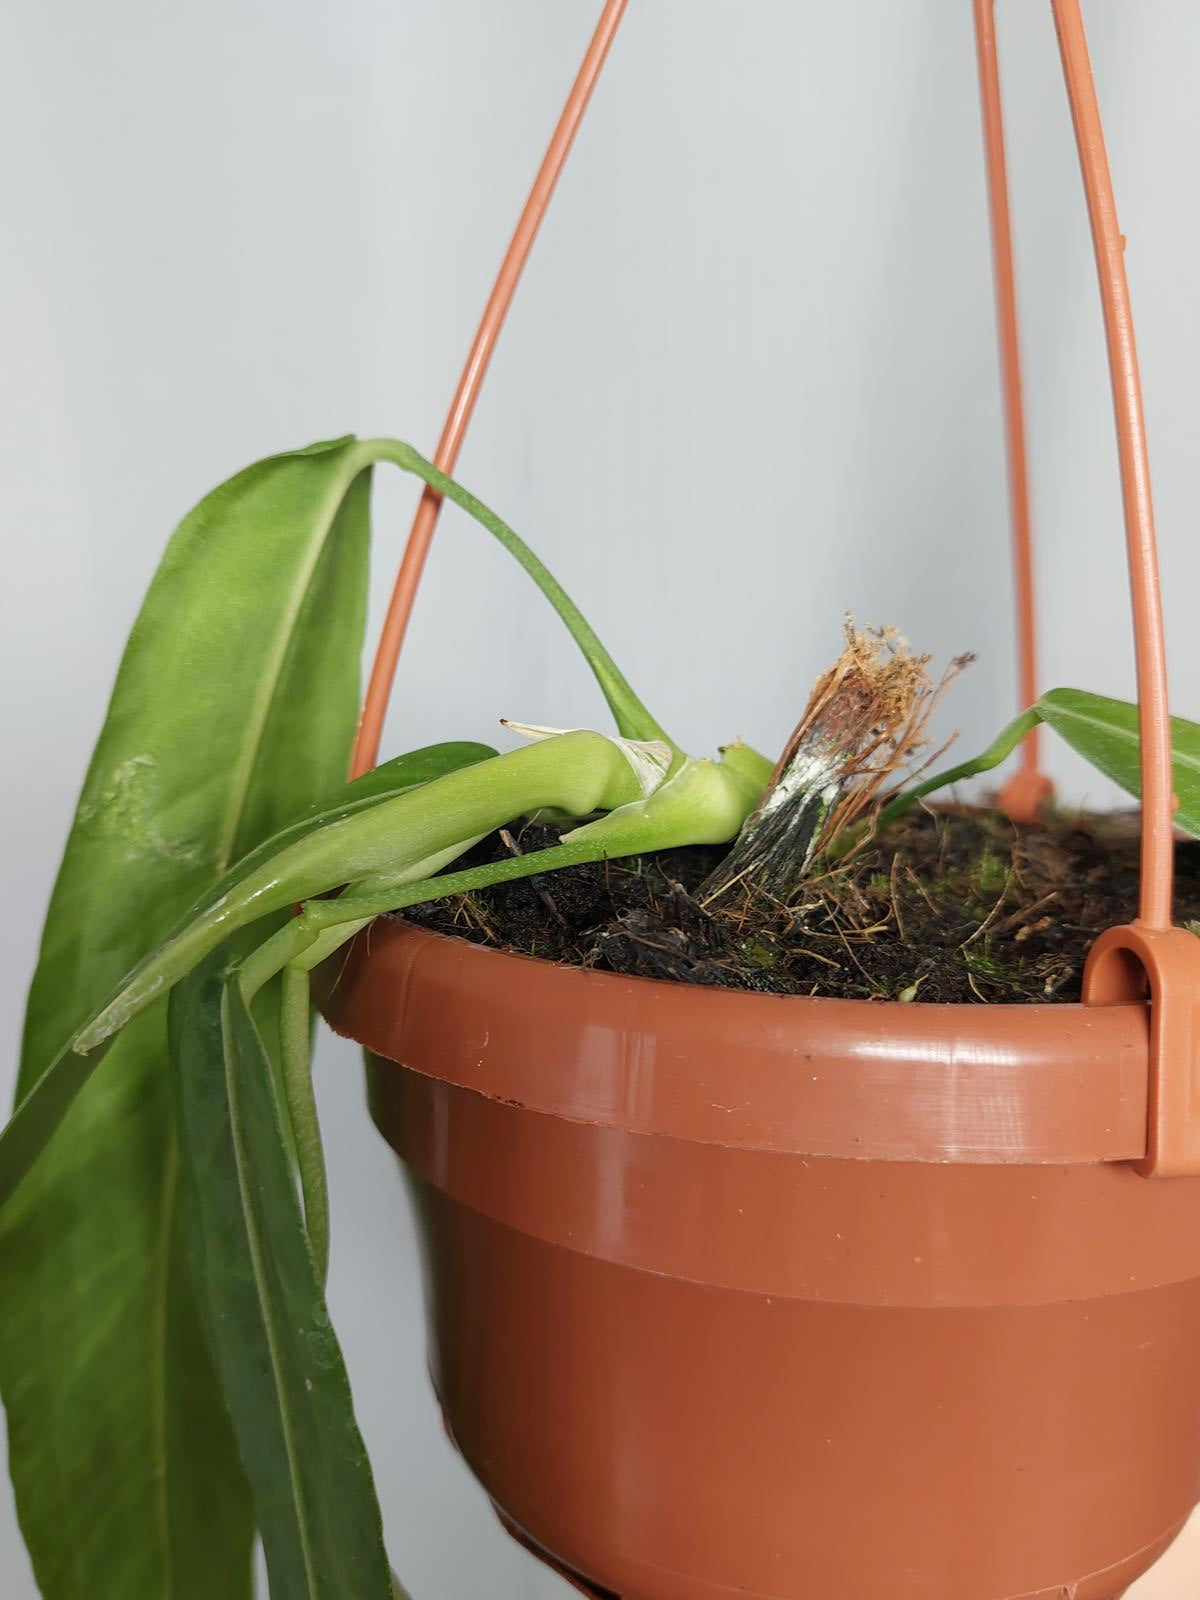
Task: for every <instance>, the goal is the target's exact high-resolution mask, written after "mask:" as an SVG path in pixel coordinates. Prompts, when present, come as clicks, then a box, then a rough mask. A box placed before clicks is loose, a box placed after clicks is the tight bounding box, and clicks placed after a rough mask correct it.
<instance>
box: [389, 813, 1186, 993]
mask: <svg viewBox="0 0 1200 1600" xmlns="http://www.w3.org/2000/svg"><path fill="white" fill-rule="evenodd" d="M556 837H557V836H556V835H555V834H554V833H553V832H552V831H551V830H550V829H547V828H542V827H537V826H534V825H528V826H526V827H525V829H524V830H523V831H521V832H517V833H515V834H513V833H507V832H506V833H505V834H495V835H493V836H492V837H491V838H489V839H487V840H485V841H484V842H483V843H482V844H480V845H478V846H477V847H476V848H475V850H473V851H472V852H471V854H470V856H468V857H467V858H465V860H464V861H463V862H461V863H459V865H466V864H469V863H478V862H483V861H495V860H500V859H503V858H505V857H507V856H510V855H511V854H513V853H514V851H518V852H520V853H521V854H526V853H528V852H530V851H533V850H538V849H542V848H544V847H545V846H547V845H550V844H553V843H555V842H556ZM722 854H723V852H722V851H721V850H713V849H687V850H672V851H667V852H664V853H663V854H660V855H655V856H642V857H637V858H634V859H631V860H624V861H610V862H606V863H598V864H595V865H590V866H581V867H568V868H565V869H564V870H562V871H560V872H555V873H549V874H546V875H544V876H541V877H535V878H527V879H521V880H518V881H517V882H514V883H509V884H501V885H497V886H496V887H495V888H492V889H488V890H485V891H483V892H481V893H478V894H472V895H460V896H456V897H455V898H453V899H450V900H445V901H438V902H434V903H432V904H430V905H426V906H420V907H416V908H414V909H412V910H410V911H408V912H406V913H405V915H406V916H407V917H409V918H410V919H411V920H412V921H414V922H417V923H420V924H421V925H422V926H423V927H426V928H431V929H434V930H436V931H438V932H441V933H448V934H455V935H457V936H459V937H460V938H464V939H469V940H472V941H473V942H475V943H477V944H490V945H495V946H497V947H499V948H502V949H505V950H512V951H517V952H519V953H521V954H524V955H531V956H538V957H541V958H543V959H545V960H550V961H561V962H566V963H568V964H570V965H573V966H583V967H594V968H597V969H599V970H601V971H606V972H621V973H626V974H631V975H635V976H639V977H650V978H669V979H675V980H677V981H682V982H688V983H700V984H709V985H716V986H720V987H725V988H731V989H750V990H758V991H761V992H766V993H771V994H822V995H842V996H846V997H849V998H854V999H881V1000H882V999H887V1000H895V999H908V1000H913V999H920V1000H946V1001H986V1002H996V1001H1045V1000H1077V999H1078V998H1079V986H1080V978H1081V975H1082V971H1083V963H1084V958H1085V957H1086V955H1087V951H1088V947H1089V945H1090V944H1091V942H1092V940H1093V939H1094V938H1095V937H1096V935H1097V934H1098V933H1100V932H1102V931H1103V929H1104V928H1106V927H1109V926H1110V925H1111V924H1113V923H1115V922H1127V921H1129V920H1130V918H1132V917H1133V916H1134V915H1135V914H1136V910H1137V885H1138V830H1137V817H1136V814H1133V813H1119V814H1117V815H1112V816H1095V815H1079V814H1071V815H1060V816H1056V817H1053V818H1050V819H1047V820H1046V821H1045V822H1043V823H1039V824H1037V825H1036V826H1031V827H1024V826H1018V825H1016V824H1014V823H1011V822H1009V821H1008V820H1007V819H1006V818H1004V817H1002V816H1000V815H999V814H998V813H997V812H994V811H983V810H957V811H941V812H938V813H936V814H930V813H928V812H917V813H912V814H911V815H910V816H909V817H908V818H906V819H905V820H904V821H902V822H900V823H898V824H895V825H893V826H892V827H890V828H889V829H888V830H887V832H886V834H885V835H884V836H882V837H881V838H880V839H879V840H877V841H874V842H872V843H871V844H869V845H867V846H865V847H864V848H862V849H860V850H859V851H858V852H856V853H855V854H854V855H853V856H852V857H851V858H850V859H849V860H848V861H846V862H843V863H841V864H840V865H839V866H838V867H836V868H835V869H833V870H828V871H824V872H821V873H819V874H816V875H814V876H812V877H811V878H809V879H808V880H807V881H806V883H805V885H804V888H803V892H802V893H801V894H800V895H799V896H798V897H797V898H796V899H795V900H794V902H793V903H792V904H791V905H789V906H787V907H786V908H785V907H779V906H768V907H766V908H764V907H762V906H761V904H754V905H751V904H749V903H748V902H743V903H742V904H741V905H740V906H738V905H732V906H728V907H725V908H723V909H720V910H718V909H717V907H715V906H714V907H712V908H706V907H705V906H704V905H702V904H700V903H699V902H698V901H697V899H695V898H694V897H693V894H692V891H693V890H695V889H697V888H698V887H699V885H700V884H701V883H702V882H703V881H704V879H705V877H706V876H707V874H708V873H709V872H710V871H711V870H712V868H713V867H714V866H715V865H716V863H717V862H718V860H719V859H720V857H721V855H722ZM1175 856H1176V866H1177V873H1178V878H1177V889H1176V902H1175V909H1176V917H1177V918H1178V919H1179V920H1181V921H1184V922H1186V921H1189V920H1195V921H1196V922H1197V926H1198V928H1200V842H1191V841H1189V842H1187V843H1181V844H1179V845H1177V846H1176V852H1175Z"/></svg>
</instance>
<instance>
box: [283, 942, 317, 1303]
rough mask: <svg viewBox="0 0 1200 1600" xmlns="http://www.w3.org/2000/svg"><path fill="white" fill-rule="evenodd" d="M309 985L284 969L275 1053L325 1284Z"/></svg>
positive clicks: (305, 978) (307, 1216) (313, 1242)
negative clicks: (277, 1056) (277, 1046)
mask: <svg viewBox="0 0 1200 1600" xmlns="http://www.w3.org/2000/svg"><path fill="white" fill-rule="evenodd" d="M308 988H309V984H308V973H307V972H304V971H301V970H300V969H299V968H298V967H287V968H285V970H284V973H283V981H282V994H281V999H280V1011H279V1046H280V1051H279V1054H280V1064H281V1066H282V1076H283V1093H284V1099H285V1102H286V1104H287V1111H288V1117H289V1119H290V1121H291V1124H292V1136H293V1139H294V1141H295V1146H296V1166H297V1168H298V1170H299V1173H300V1192H301V1194H302V1195H303V1197H304V1224H305V1227H306V1228H307V1230H308V1240H309V1244H310V1245H311V1246H312V1253H313V1262H314V1264H315V1266H316V1269H317V1278H318V1280H319V1282H320V1283H321V1284H324V1282H325V1279H326V1277H327V1276H328V1273H329V1185H328V1182H327V1180H326V1176H325V1153H324V1151H323V1150H322V1148H321V1130H320V1125H319V1123H318V1121H317V1102H316V1098H315V1096H314V1094H313V1080H312V1013H311V1008H310V1006H309V996H308Z"/></svg>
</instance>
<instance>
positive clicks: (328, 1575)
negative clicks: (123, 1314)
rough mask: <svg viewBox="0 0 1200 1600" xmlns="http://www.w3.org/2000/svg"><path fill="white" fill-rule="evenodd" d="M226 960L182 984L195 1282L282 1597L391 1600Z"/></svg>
mask: <svg viewBox="0 0 1200 1600" xmlns="http://www.w3.org/2000/svg"><path fill="white" fill-rule="evenodd" d="M229 966H230V958H229V951H228V949H225V950H218V951H217V952H215V953H214V955H212V956H210V957H209V958H208V959H207V960H206V961H205V962H203V963H202V964H201V965H200V966H199V967H198V968H197V969H196V971H195V972H194V973H192V974H191V975H190V976H189V977H187V978H185V979H184V980H183V982H182V983H180V984H179V985H177V987H176V989H175V991H174V993H173V995H172V999H171V1004H170V1019H171V1056H172V1064H173V1068H174V1071H173V1079H174V1085H175V1094H176V1100H177V1105H178V1111H179V1130H180V1145H181V1152H182V1160H183V1167H184V1171H185V1173H186V1176H187V1186H188V1199H189V1222H190V1225H191V1230H192V1272H193V1278H194V1281H195V1282H196V1284H197V1286H198V1292H199V1293H200V1294H201V1297H202V1309H203V1314H204V1318H205V1324H206V1327H207V1330H208V1335H209V1341H210V1343H211V1346H212V1349H213V1351H214V1354H215V1358H216V1362H217V1367H218V1370H219V1372H220V1375H221V1384H222V1388H223V1390H224V1393H225V1397H226V1403H227V1404H228V1407H229V1411H230V1414H231V1416H232V1419H233V1425H234V1429H235V1431H236V1433H237V1438H238V1444H239V1447H240V1449H241V1455H242V1460H243V1461H244V1463H245V1467H246V1472H247V1474H248V1475H249V1478H250V1482H251V1484H252V1486H253V1489H254V1502H255V1506H256V1508H257V1512H258V1518H259V1526H260V1529H261V1531H262V1538H263V1548H264V1551H265V1553H266V1558H267V1569H268V1572H269V1575H270V1580H271V1593H272V1596H273V1597H274V1600H391V1596H392V1594H393V1588H392V1578H391V1573H390V1570H389V1567H388V1563H387V1557H386V1555H385V1553H384V1547H383V1528H382V1523H381V1519H380V1515H379V1506H378V1502H377V1500H376V1497H375V1489H374V1484H373V1481H372V1477H371V1468H370V1463H369V1461H368V1459H367V1453H366V1450H365V1448H364V1446H363V1442H362V1438H361V1435H360V1434H359V1430H358V1426H357V1424H356V1422H355V1419H354V1408H353V1403H352V1400H351V1396H350V1385H349V1382H348V1380H347V1377H346V1370H345V1365H344V1363H343V1360H342V1354H341V1350H340V1349H339V1347H338V1342H337V1338H336V1336H335V1334H334V1332H333V1328H332V1326H331V1324H330V1320H329V1312H328V1309H327V1307H326V1304H325V1297H324V1295H323V1293H322V1289H321V1284H320V1280H319V1277H318V1273H317V1269H316V1266H315V1264H314V1261H313V1257H312V1253H311V1251H310V1249H309V1243H308V1236H307V1234H306V1232H305V1228H304V1223H303V1221H302V1219H301V1215H300V1208H299V1205H298V1202H297V1198H296V1189H295V1182H294V1178H293V1174H292V1168H291V1164H290V1162H289V1159H288V1152H287V1146H286V1144H285V1141H284V1136H283V1129H282V1125H281V1121H280V1115H279V1106H278V1102H277V1100H276V1098H275V1092H274V1088H273V1085H272V1077H271V1070H270V1063H269V1061H268V1059H267V1056H266V1052H265V1051H264V1049H263V1046H262V1042H261V1040H260V1038H259V1036H258V1033H257V1031H256V1029H255V1027H254V1024H253V1022H252V1021H251V1018H250V1014H249V1012H248V1011H247V1009H246V1006H245V1004H244V1002H243V1001H242V998H241V994H240V991H239V988H238V983H237V977H236V969H234V971H233V973H232V975H231V974H230V972H229Z"/></svg>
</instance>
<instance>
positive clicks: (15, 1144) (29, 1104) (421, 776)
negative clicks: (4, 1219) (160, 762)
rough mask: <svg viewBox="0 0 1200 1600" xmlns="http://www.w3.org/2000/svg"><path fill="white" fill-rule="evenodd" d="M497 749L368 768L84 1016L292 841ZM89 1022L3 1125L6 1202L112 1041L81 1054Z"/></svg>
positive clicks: (262, 849)
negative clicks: (81, 1037)
mask: <svg viewBox="0 0 1200 1600" xmlns="http://www.w3.org/2000/svg"><path fill="white" fill-rule="evenodd" d="M495 754H496V752H495V751H494V750H493V749H492V748H491V747H490V746H489V745H486V744H475V743H470V742H459V743H448V744H439V745H427V746H425V747H424V748H423V749H420V750H414V751H411V752H410V753H409V754H407V755H403V756H397V757H396V758H395V759H394V760H392V761H386V762H384V763H383V764H382V765H381V766H379V767H376V768H375V769H374V770H373V771H371V772H368V773H364V774H363V776H362V777H361V778H358V779H356V780H355V781H354V782H353V783H351V784H347V785H346V786H345V787H344V789H343V790H342V793H341V795H340V796H339V797H338V799H337V800H335V801H334V802H333V803H332V804H327V805H318V806H316V807H310V809H309V812H308V815H307V816H305V817H303V818H302V819H301V820H300V821H299V822H294V823H291V824H290V825H289V826H288V827H286V828H281V829H280V830H279V832H277V833H274V834H272V835H271V837H270V838H269V839H267V840H265V841H264V842H263V843H262V844H261V845H259V846H258V847H257V848H256V849H254V850H251V851H250V852H249V853H248V854H247V855H245V856H243V858H242V859H241V860H240V861H239V862H237V864H236V865H235V866H233V867H231V868H230V869H229V871H228V872H227V873H225V874H224V876H223V877H221V878H219V879H218V880H217V882H216V883H215V884H213V886H212V887H211V888H210V889H209V890H208V891H207V892H206V893H205V894H204V895H202V896H201V897H200V899H199V900H198V901H196V902H194V903H193V904H192V905H191V906H190V907H189V908H188V910H187V911H186V912H185V913H184V914H183V916H182V917H181V918H180V919H179V920H178V921H177V922H176V923H175V925H174V926H173V927H172V928H171V929H169V930H168V931H167V933H166V934H165V935H164V937H163V938H162V939H160V941H159V943H158V945H156V946H155V947H154V948H153V949H151V950H150V951H148V952H147V953H146V955H145V956H144V957H143V958H142V960H141V961H139V962H137V963H135V965H134V967H133V968H131V969H130V971H129V972H126V973H125V974H124V975H123V977H122V979H121V980H120V982H119V983H118V984H117V985H116V987H115V988H114V989H113V990H111V991H110V992H109V993H108V995H106V996H105V998H104V1001H103V1003H102V1004H101V1005H100V1006H99V1007H98V1008H97V1009H96V1010H94V1011H93V1012H92V1013H91V1014H90V1015H89V1016H88V1017H86V1018H85V1019H84V1023H89V1022H91V1021H92V1020H94V1018H95V1017H96V1016H97V1015H98V1013H99V1012H101V1011H103V1010H105V1009H106V1008H107V1007H108V1006H109V1005H111V1004H113V1003H114V1002H115V1001H116V1000H117V998H118V997H119V996H120V995H121V993H122V992H123V991H124V989H125V987H126V980H127V979H128V978H129V977H131V976H132V975H133V973H134V972H136V971H138V970H139V969H140V968H142V967H144V966H145V965H146V964H147V963H148V962H149V961H151V960H153V958H154V957H155V955H157V954H158V952H159V951H161V949H162V948H163V946H164V945H165V944H167V943H168V942H169V941H170V940H171V939H172V938H173V937H174V936H175V935H176V934H177V933H179V932H181V931H182V930H183V929H185V928H187V927H189V926H190V925H191V924H192V922H193V921H194V920H195V919H196V917H197V916H198V915H199V914H200V913H201V912H202V911H204V910H205V909H207V908H210V907H212V906H213V905H214V904H215V903H216V902H217V901H220V900H224V899H225V898H227V897H228V896H229V895H230V893H231V891H232V890H234V889H236V888H237V886H238V884H239V883H241V882H242V880H243V879H245V878H247V877H248V876H249V875H250V873H252V872H253V871H254V870H255V869H256V868H257V867H259V866H261V865H263V863H264V862H267V861H269V860H270V859H271V858H272V857H274V856H276V855H278V854H279V853H280V852H281V851H282V850H284V849H285V848H286V847H287V846H289V845H293V844H296V843H298V842H299V841H300V840H302V839H304V838H306V837H307V836H308V835H309V834H313V833H316V832H317V831H318V830H320V829H322V828H326V827H329V826H331V825H333V824H336V823H339V822H344V821H345V820H346V819H347V818H350V817H354V816H358V815H360V814H361V813H362V812H365V811H370V810H373V809H374V808H375V807H377V806H379V805H381V804H382V803H383V802H384V801H386V800H393V799H395V798H396V796H397V795H399V794H402V793H404V792H405V791H406V790H408V789H415V788H418V787H420V786H421V785H422V784H425V783H430V782H432V781H433V780H434V779H435V778H440V777H445V776H446V775H447V774H448V773H451V772H457V771H459V770H460V769H461V768H463V767H468V766H473V765H475V764H476V763H478V762H480V761H487V760H489V759H490V758H491V757H493V756H494V755H495ZM255 937H261V935H257V936H255ZM83 1025H84V1024H81V1025H80V1027H79V1028H77V1029H76V1030H75V1031H74V1032H73V1033H72V1035H71V1036H70V1037H69V1038H68V1039H66V1040H65V1041H64V1043H63V1045H62V1047H61V1048H60V1050H59V1052H58V1054H57V1055H56V1056H55V1057H54V1058H53V1060H52V1061H51V1062H50V1063H49V1064H48V1065H47V1066H46V1068H45V1069H44V1071H43V1072H42V1073H41V1075H40V1076H39V1077H38V1078H36V1080H35V1081H34V1083H33V1085H32V1086H31V1087H30V1088H29V1089H28V1090H27V1091H26V1092H25V1094H24V1096H23V1097H22V1098H21V1100H20V1102H19V1104H18V1107H17V1110H16V1111H15V1112H14V1114H13V1116H12V1117H11V1118H10V1120H9V1122H8V1123H7V1125H6V1126H5V1127H4V1128H3V1129H2V1130H0V1206H3V1205H5V1204H6V1203H7V1201H8V1199H9V1197H10V1196H11V1195H12V1194H13V1193H14V1192H15V1191H16V1189H17V1186H18V1185H19V1184H20V1183H21V1182H22V1181H23V1179H24V1178H25V1175H26V1174H27V1173H28V1172H29V1171H30V1169H31V1168H32V1166H33V1164H34V1162H35V1161H37V1160H38V1158H39V1157H40V1155H41V1153H42V1151H43V1150H44V1149H45V1147H46V1145H47V1144H48V1142H49V1141H50V1139H51V1138H52V1136H53V1135H54V1133H55V1131H56V1130H57V1128H58V1127H59V1125H60V1123H61V1122H62V1119H63V1117H64V1116H66V1114H67V1112H68V1111H69V1109H70V1107H71V1104H72V1102H73V1101H74V1099H75V1097H76V1095H77V1094H78V1093H79V1091H80V1090H81V1089H82V1087H83V1085H84V1084H85V1083H86V1082H87V1081H88V1079H89V1078H90V1077H91V1075H92V1073H93V1072H94V1071H95V1069H96V1067H97V1066H98V1065H99V1063H100V1060H101V1059H102V1057H103V1056H104V1053H105V1051H106V1050H107V1049H108V1048H109V1044H110V1043H111V1041H105V1042H104V1043H101V1044H100V1045H97V1046H94V1047H93V1048H91V1049H90V1050H89V1051H88V1052H87V1053H86V1054H83V1055H81V1054H78V1053H77V1052H76V1050H75V1049H74V1045H75V1042H76V1040H77V1039H78V1037H79V1034H80V1033H81V1031H82V1029H83Z"/></svg>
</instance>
